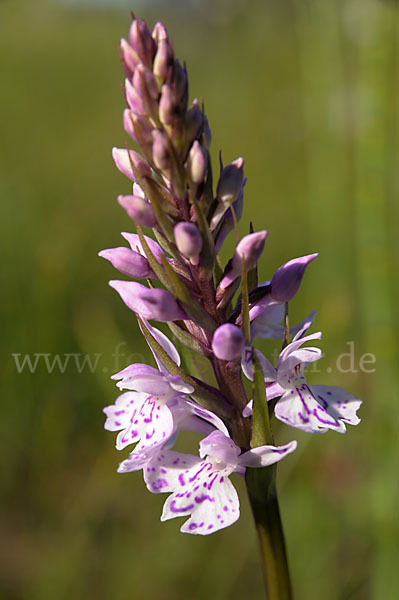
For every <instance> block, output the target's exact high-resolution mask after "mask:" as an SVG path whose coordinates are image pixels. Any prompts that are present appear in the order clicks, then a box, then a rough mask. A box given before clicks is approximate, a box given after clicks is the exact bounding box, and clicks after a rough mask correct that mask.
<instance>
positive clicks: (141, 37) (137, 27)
mask: <svg viewBox="0 0 399 600" xmlns="http://www.w3.org/2000/svg"><path fill="white" fill-rule="evenodd" d="M129 40H130V44H131V46H132V48H133V50H134V51H135V52H136V54H137V55H138V56H139V57H140V59H141V60H142V61H143V63H144V64H145V65H146V66H147V67H148V68H150V69H151V68H152V61H153V58H154V54H155V42H154V40H153V39H152V37H151V33H150V31H149V29H148V27H147V25H146V24H145V22H144V21H139V20H138V19H134V20H133V22H132V24H131V27H130V31H129Z"/></svg>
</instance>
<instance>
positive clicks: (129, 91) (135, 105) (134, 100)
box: [125, 79, 146, 115]
mask: <svg viewBox="0 0 399 600" xmlns="http://www.w3.org/2000/svg"><path fill="white" fill-rule="evenodd" d="M125 94H126V100H127V103H128V105H129V107H130V108H131V109H132V112H133V113H134V114H135V115H145V114H146V109H145V106H144V102H143V98H142V97H141V96H140V94H139V93H138V91H137V90H136V89H135V88H134V87H133V85H132V83H131V81H130V80H129V79H126V80H125Z"/></svg>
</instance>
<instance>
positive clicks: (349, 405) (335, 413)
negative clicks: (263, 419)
mask: <svg viewBox="0 0 399 600" xmlns="http://www.w3.org/2000/svg"><path fill="white" fill-rule="evenodd" d="M360 404H361V401H360V400H358V399H357V398H355V397H354V396H352V395H351V394H347V393H346V392H345V390H343V389H342V388H334V387H331V388H329V387H328V386H308V385H306V384H303V385H301V386H300V387H296V388H295V389H291V390H289V391H288V390H287V392H286V393H285V394H284V396H283V397H282V398H281V399H280V400H279V401H278V402H277V404H276V407H275V415H276V417H277V418H278V419H280V421H283V423H287V424H288V425H291V426H292V427H296V428H298V429H302V431H306V432H308V433H324V432H326V431H327V430H328V429H333V430H335V431H337V432H338V433H345V431H346V427H345V422H347V423H351V424H352V425H357V424H358V423H359V422H360V419H359V418H358V417H357V416H356V411H357V409H358V408H359V406H360Z"/></svg>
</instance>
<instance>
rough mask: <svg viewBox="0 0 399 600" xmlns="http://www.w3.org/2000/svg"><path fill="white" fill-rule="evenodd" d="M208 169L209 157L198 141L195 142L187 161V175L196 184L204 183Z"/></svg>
mask: <svg viewBox="0 0 399 600" xmlns="http://www.w3.org/2000/svg"><path fill="white" fill-rule="evenodd" d="M207 169H208V155H207V153H206V152H205V150H204V149H203V148H202V146H201V144H200V143H199V142H198V140H195V142H194V144H193V145H192V146H191V150H190V152H189V155H188V160H187V173H188V175H189V177H190V179H191V181H193V182H194V183H197V184H199V183H202V182H203V181H204V179H205V176H206V172H207Z"/></svg>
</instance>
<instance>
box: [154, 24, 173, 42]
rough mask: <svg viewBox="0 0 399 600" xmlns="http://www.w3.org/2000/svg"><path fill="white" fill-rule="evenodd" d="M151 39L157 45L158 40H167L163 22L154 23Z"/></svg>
mask: <svg viewBox="0 0 399 600" xmlns="http://www.w3.org/2000/svg"><path fill="white" fill-rule="evenodd" d="M152 39H153V40H154V41H155V43H156V44H158V45H159V42H161V41H163V40H167V41H169V36H168V32H167V30H166V27H165V25H164V24H163V23H160V22H158V23H155V25H154V29H153V30H152Z"/></svg>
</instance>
